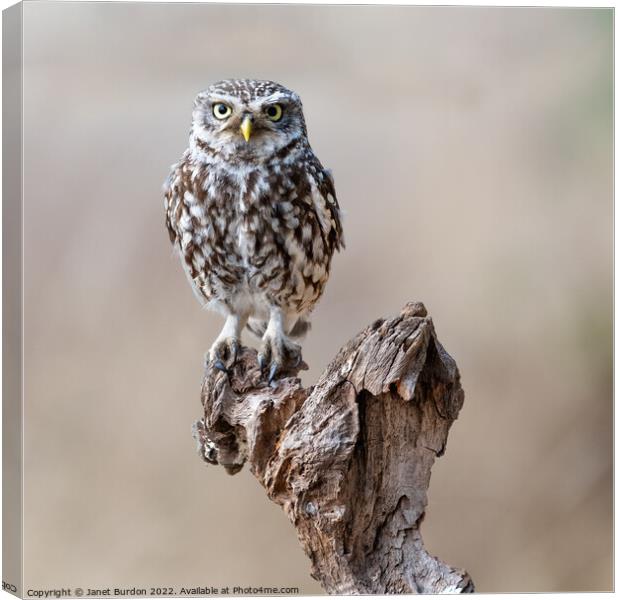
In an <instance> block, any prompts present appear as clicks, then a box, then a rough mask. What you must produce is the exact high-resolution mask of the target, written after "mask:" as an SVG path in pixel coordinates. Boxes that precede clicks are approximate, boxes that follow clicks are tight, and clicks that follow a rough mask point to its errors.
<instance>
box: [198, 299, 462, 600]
mask: <svg viewBox="0 0 620 600" xmlns="http://www.w3.org/2000/svg"><path fill="white" fill-rule="evenodd" d="M286 375H287V376H285V377H283V378H282V379H280V380H279V381H278V382H277V384H276V385H275V386H269V384H268V383H267V382H266V381H265V379H264V377H263V376H262V375H261V372H260V370H259V368H258V365H257V362H256V351H255V350H252V349H249V348H243V349H242V351H241V354H240V357H239V361H238V362H237V364H236V365H235V367H234V368H233V370H232V371H231V372H230V373H228V374H226V373H222V372H221V371H218V370H216V369H214V368H210V367H208V366H207V367H206V368H205V375H204V380H203V386H202V403H203V407H204V417H203V418H202V419H201V420H200V421H198V422H197V423H196V424H195V426H194V437H195V438H196V441H197V443H198V448H199V452H200V454H201V456H202V457H203V459H204V460H206V461H207V462H209V463H212V464H220V465H221V466H223V467H224V468H225V469H226V470H227V471H228V472H229V473H231V474H234V473H236V472H238V471H239V470H240V469H241V468H242V467H243V465H244V464H245V463H248V465H249V467H250V469H251V471H252V473H253V474H254V475H255V476H256V478H257V479H258V481H259V482H260V483H261V484H262V485H263V487H264V488H265V491H266V492H267V494H268V495H269V497H270V498H271V499H272V500H273V501H274V502H277V503H278V504H279V505H280V506H282V508H283V509H284V511H285V513H286V514H287V515H288V517H289V519H290V521H291V522H292V523H293V525H294V526H295V528H296V530H297V535H298V538H299V542H300V544H301V546H302V547H303V549H304V550H305V552H306V554H307V555H308V556H309V557H310V560H311V564H312V567H311V569H312V570H311V573H312V576H313V577H314V578H315V579H317V580H318V581H319V582H320V583H321V585H322V586H323V588H324V589H325V590H326V591H327V592H328V593H332V594H385V593H388V594H391V593H446V592H456V593H458V592H472V591H474V585H473V582H472V580H471V578H470V577H469V575H468V574H467V573H466V572H465V571H463V570H462V569H458V568H455V567H451V566H448V565H446V564H445V563H443V562H442V561H441V560H439V559H438V558H436V557H433V556H431V555H430V554H429V553H428V552H427V551H426V549H425V548H424V544H423V541H422V536H421V534H420V523H421V522H422V519H423V518H424V512H425V509H426V504H427V495H426V492H427V489H428V486H429V481H430V475H431V468H432V466H433V463H434V462H435V459H436V457H438V456H441V455H442V454H443V453H444V451H445V448H446V442H447V438H448V431H449V429H450V426H451V425H452V423H453V421H454V420H455V419H456V418H457V416H458V414H459V411H460V409H461V407H462V406H463V399H464V395H463V390H462V388H461V385H460V377H459V372H458V369H457V366H456V363H455V362H454V360H453V359H452V358H451V357H450V355H449V354H448V353H447V352H446V351H445V350H444V348H443V347H442V345H441V344H440V343H439V341H438V340H437V336H436V334H435V329H434V326H433V322H432V320H431V318H430V317H429V316H427V313H426V309H425V308H424V306H423V305H422V304H421V303H409V304H407V305H405V307H404V308H403V309H402V311H401V313H400V314H399V315H398V316H397V317H394V318H390V319H379V320H377V321H375V322H374V323H373V324H372V325H370V326H368V327H366V329H364V330H363V331H362V332H360V333H359V334H358V335H357V336H356V337H355V338H353V339H352V340H350V341H349V342H348V343H347V344H346V345H345V346H344V347H343V348H342V349H341V350H340V351H339V352H338V354H337V356H336V357H335V358H334V360H333V361H332V362H331V364H330V365H329V366H328V367H327V369H326V370H325V372H324V373H323V375H322V376H321V378H320V379H319V381H318V382H317V384H316V385H315V386H313V387H310V388H303V387H302V385H301V382H300V380H299V379H298V378H297V377H296V372H292V373H287V374H286ZM455 509H456V507H455Z"/></svg>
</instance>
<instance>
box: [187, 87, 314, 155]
mask: <svg viewBox="0 0 620 600" xmlns="http://www.w3.org/2000/svg"><path fill="white" fill-rule="evenodd" d="M300 138H303V139H304V140H305V139H306V125H305V121H304V115H303V110H302V105H301V100H300V98H299V96H298V95H297V94H296V93H295V92H293V91H291V90H289V89H287V88H285V87H284V86H282V85H280V84H278V83H275V82H273V81H256V80H253V79H227V80H224V81H218V82H217V83H214V84H213V85H212V86H210V87H209V88H207V89H206V90H204V91H203V92H200V94H198V96H197V97H196V101H195V102H194V112H193V121H192V134H191V139H192V145H193V146H195V150H196V151H197V152H198V154H202V155H204V156H208V155H209V153H216V154H218V155H219V157H223V158H225V159H237V160H252V161H257V160H266V159H268V158H270V157H271V156H273V155H274V154H275V153H277V152H278V151H279V150H281V149H283V148H285V147H287V146H289V144H292V143H293V142H294V141H296V140H299V139H300ZM201 150H202V152H201Z"/></svg>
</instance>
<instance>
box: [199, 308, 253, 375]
mask: <svg viewBox="0 0 620 600" xmlns="http://www.w3.org/2000/svg"><path fill="white" fill-rule="evenodd" d="M247 320H248V316H247V315H238V314H229V315H228V316H227V317H226V322H225V323H224V327H223V328H222V331H221V332H220V335H218V336H217V339H216V340H215V342H213V345H212V346H211V349H210V350H209V352H208V354H207V361H208V362H209V364H211V363H212V364H213V366H214V367H215V368H216V369H219V370H220V371H228V369H230V368H231V367H232V366H233V365H234V364H235V361H236V360H237V351H238V350H239V346H240V339H241V330H242V329H243V328H244V327H245V324H246V322H247Z"/></svg>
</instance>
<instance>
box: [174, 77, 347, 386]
mask: <svg viewBox="0 0 620 600" xmlns="http://www.w3.org/2000/svg"><path fill="white" fill-rule="evenodd" d="M164 195H165V202H164V205H165V213H166V226H167V228H168V232H169V234H170V240H171V242H172V243H173V245H174V247H175V248H176V249H177V250H178V253H179V255H180V258H181V262H182V265H183V267H184V270H185V272H186V274H187V276H188V279H189V282H190V284H191V286H192V288H193V290H194V292H195V295H196V296H197V298H198V300H199V301H200V302H201V303H202V304H203V305H204V306H205V307H207V308H210V309H214V310H216V311H218V312H220V313H221V314H222V315H223V316H224V317H225V322H224V326H223V329H222V331H221V333H220V335H219V336H218V337H217V339H216V340H215V342H214V343H213V345H212V346H211V348H210V350H209V352H208V354H207V360H208V361H209V362H210V363H212V364H213V365H214V366H215V367H216V368H218V369H221V370H224V371H227V370H228V369H229V368H230V367H231V366H232V365H233V364H234V362H235V360H236V356H237V351H238V348H239V345H240V335H241V331H242V330H243V328H244V327H247V328H248V329H249V330H250V331H251V332H252V333H254V334H255V335H257V336H258V337H259V338H261V343H260V349H259V352H258V361H259V365H260V367H261V369H262V370H263V371H267V376H268V379H269V381H270V382H272V381H273V380H274V379H276V378H277V376H278V375H279V374H281V373H282V372H283V371H285V370H286V369H288V368H294V367H295V366H297V365H298V364H299V363H300V362H301V346H300V345H299V344H298V343H297V342H296V341H295V340H296V339H298V338H299V337H301V336H302V335H303V334H304V333H305V332H306V331H307V330H308V328H309V320H308V315H309V313H310V312H311V311H312V309H313V307H314V306H315V304H316V303H317V301H318V299H319V298H320V296H321V294H322V293H323V290H324V289H325V284H326V283H327V279H328V277H329V272H330V265H331V261H332V257H333V255H334V253H335V251H336V250H340V249H342V248H343V247H344V240H343V233H342V224H341V214H340V209H339V206H338V201H337V200H336V192H335V190H334V182H333V179H332V176H331V174H330V172H329V171H328V170H326V169H324V168H323V166H322V165H321V163H320V162H319V160H318V158H317V157H316V156H315V155H314V153H313V151H312V148H311V147H310V143H309V142H308V136H307V131H306V124H305V120H304V114H303V110H302V103H301V100H300V98H299V96H298V95H297V94H296V93H295V92H293V91H291V90H289V89H287V88H285V87H284V86H282V85H280V84H278V83H274V82H272V81H256V80H252V79H231V80H225V81H220V82H218V83H215V84H213V85H211V86H210V87H209V88H207V89H206V90H205V91H203V92H201V93H199V94H198V96H197V97H196V100H195V102H194V109H193V113H192V125H191V130H190V135H189V145H188V148H187V149H186V150H185V152H184V153H183V155H182V157H181V160H180V161H179V162H178V163H176V164H175V165H173V166H172V168H171V172H170V174H169V176H168V178H167V180H166V182H165V184H164Z"/></svg>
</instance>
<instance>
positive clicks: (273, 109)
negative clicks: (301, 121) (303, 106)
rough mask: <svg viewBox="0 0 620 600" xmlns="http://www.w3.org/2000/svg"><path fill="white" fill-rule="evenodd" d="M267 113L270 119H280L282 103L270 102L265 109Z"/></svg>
mask: <svg viewBox="0 0 620 600" xmlns="http://www.w3.org/2000/svg"><path fill="white" fill-rule="evenodd" d="M265 114H266V115H267V118H268V119H269V120H270V121H279V120H280V119H281V118H282V106H281V105H280V104H270V105H269V106H268V107H267V108H266V109H265Z"/></svg>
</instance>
